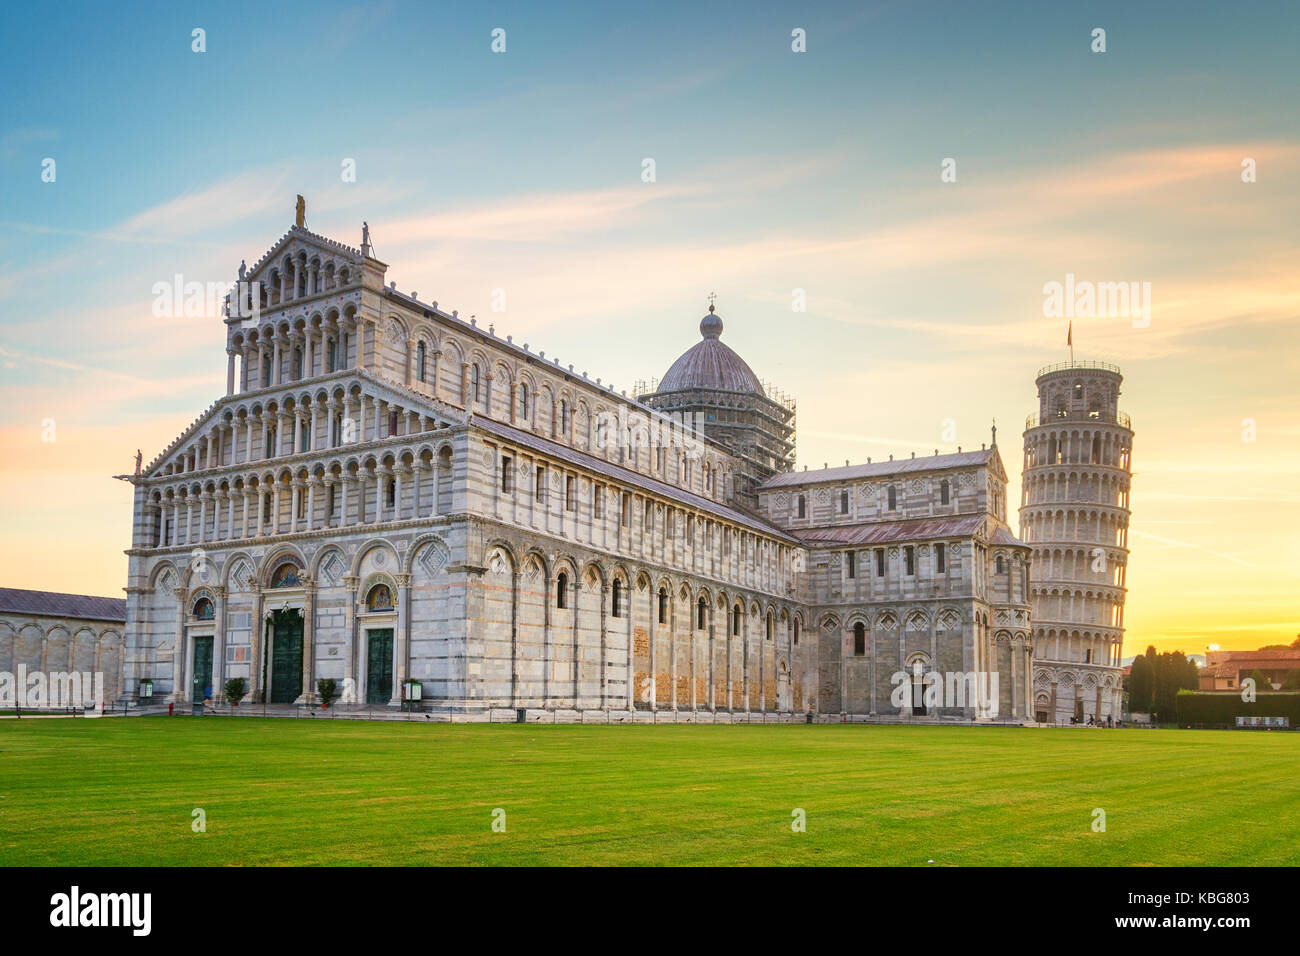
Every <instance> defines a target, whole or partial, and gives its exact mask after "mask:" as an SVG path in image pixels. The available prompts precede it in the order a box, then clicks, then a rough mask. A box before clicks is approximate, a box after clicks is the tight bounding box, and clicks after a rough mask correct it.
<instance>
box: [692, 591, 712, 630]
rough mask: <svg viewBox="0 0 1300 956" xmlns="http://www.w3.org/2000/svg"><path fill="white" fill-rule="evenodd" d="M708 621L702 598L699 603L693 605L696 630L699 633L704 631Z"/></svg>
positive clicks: (706, 606) (706, 609) (707, 612)
mask: <svg viewBox="0 0 1300 956" xmlns="http://www.w3.org/2000/svg"><path fill="white" fill-rule="evenodd" d="M708 619H709V611H708V605H707V604H706V602H705V600H704V598H700V601H699V603H698V604H696V605H695V626H696V628H698V629H699V630H701V631H702V630H704V628H705V627H707V626H708Z"/></svg>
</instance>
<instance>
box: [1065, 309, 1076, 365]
mask: <svg viewBox="0 0 1300 956" xmlns="http://www.w3.org/2000/svg"><path fill="white" fill-rule="evenodd" d="M1065 344H1066V345H1068V346H1069V347H1070V361H1071V362H1073V361H1074V319H1071V320H1070V329H1069V331H1068V332H1066V333H1065Z"/></svg>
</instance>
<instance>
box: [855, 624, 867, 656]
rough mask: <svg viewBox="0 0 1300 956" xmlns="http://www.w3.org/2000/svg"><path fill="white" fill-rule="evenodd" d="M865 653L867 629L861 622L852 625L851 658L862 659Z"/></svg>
mask: <svg viewBox="0 0 1300 956" xmlns="http://www.w3.org/2000/svg"><path fill="white" fill-rule="evenodd" d="M866 653H867V627H866V625H865V624H863V623H862V622H861V621H858V623H857V624H854V625H853V656H854V657H862V656H863V655H864V654H866Z"/></svg>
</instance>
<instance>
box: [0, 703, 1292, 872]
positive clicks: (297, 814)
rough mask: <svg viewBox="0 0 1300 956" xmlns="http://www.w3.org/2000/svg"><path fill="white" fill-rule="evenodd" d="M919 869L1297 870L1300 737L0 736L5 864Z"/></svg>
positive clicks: (843, 729) (753, 731)
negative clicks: (201, 829)
mask: <svg viewBox="0 0 1300 956" xmlns="http://www.w3.org/2000/svg"><path fill="white" fill-rule="evenodd" d="M195 808H202V809H203V810H204V811H205V813H206V818H207V832H205V833H194V832H192V830H191V814H192V811H193V810H194V809H195ZM496 808H501V809H503V810H504V811H505V813H506V832H504V833H495V832H493V830H492V827H491V823H492V812H493V810H494V809H496ZM795 808H802V809H803V810H804V811H805V813H806V817H807V831H806V832H804V833H794V832H792V829H791V821H792V819H793V817H792V811H793V810H794V809H795ZM1094 808H1101V809H1103V810H1104V811H1105V813H1106V832H1104V833H1094V832H1093V830H1092V822H1093V810H1094ZM930 860H933V861H934V863H935V865H945V864H947V865H953V864H955V865H962V866H978V865H988V864H1013V865H1014V864H1039V865H1054V864H1060V865H1084V866H1090V865H1123V864H1137V865H1196V864H1206V865H1227V864H1237V865H1250V864H1273V865H1279V864H1282V865H1288V864H1289V865H1295V864H1297V863H1300V735H1297V734H1282V733H1252V732H1225V731H1172V730H1171V731H1126V730H1111V731H1088V730H1030V729H1015V728H970V727H950V728H949V727H906V726H860V725H859V726H853V725H850V726H836V725H821V726H805V725H789V726H771V725H769V726H717V727H713V726H664V725H660V726H613V727H609V726H563V725H561V726H538V725H522V726H520V725H466V724H455V725H449V724H414V723H381V722H375V723H363V722H354V721H309V720H283V719H280V720H277V719H257V718H239V719H229V718H204V719H201V720H200V719H193V718H185V719H167V718H148V717H146V718H130V719H104V720H49V719H46V720H22V721H16V720H4V721H0V863H3V864H5V865H17V864H27V865H90V864H99V865H118V864H132V865H272V864H419V865H438V864H543V865H550V864H669V865H677V864H777V865H787V864H789V865H798V864H850V865H852V864H876V865H881V864H888V865H903V866H924V865H927V861H930Z"/></svg>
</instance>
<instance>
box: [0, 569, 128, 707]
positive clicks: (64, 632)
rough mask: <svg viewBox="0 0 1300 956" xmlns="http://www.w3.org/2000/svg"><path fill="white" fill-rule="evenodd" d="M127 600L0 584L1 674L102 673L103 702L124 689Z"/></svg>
mask: <svg viewBox="0 0 1300 956" xmlns="http://www.w3.org/2000/svg"><path fill="white" fill-rule="evenodd" d="M125 625H126V600H125V599H123V598H109V597H93V596H91V595H87V594H63V593H60V592H57V591H26V590H22V589H20V588H0V672H5V673H9V674H17V673H18V669H19V666H20V665H21V666H22V667H24V668H25V669H26V672H27V673H28V674H34V673H37V672H40V673H45V674H49V673H58V672H73V671H76V672H80V673H91V674H95V673H102V674H103V675H104V700H105V701H107V702H110V703H111V702H112V701H113V700H115V699H116V698H117V697H118V696H119V695H120V694H121V692H122V674H123V668H124V663H125V662H124V659H123V642H122V635H123V631H124V629H125Z"/></svg>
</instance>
